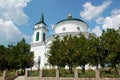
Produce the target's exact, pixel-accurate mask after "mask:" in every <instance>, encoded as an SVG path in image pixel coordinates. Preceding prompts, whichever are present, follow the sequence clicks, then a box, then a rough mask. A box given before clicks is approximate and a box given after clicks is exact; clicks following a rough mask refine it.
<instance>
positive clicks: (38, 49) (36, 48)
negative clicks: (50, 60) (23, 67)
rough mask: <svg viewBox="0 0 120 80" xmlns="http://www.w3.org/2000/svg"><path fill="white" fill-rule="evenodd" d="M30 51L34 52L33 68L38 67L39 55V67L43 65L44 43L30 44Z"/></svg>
mask: <svg viewBox="0 0 120 80" xmlns="http://www.w3.org/2000/svg"><path fill="white" fill-rule="evenodd" d="M31 51H33V52H34V62H35V65H34V67H33V69H38V64H37V63H38V57H39V56H40V68H41V69H42V68H43V67H44V66H45V65H44V64H45V45H39V46H34V47H33V46H32V47H31Z"/></svg>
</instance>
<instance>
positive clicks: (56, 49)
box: [48, 36, 65, 69]
mask: <svg viewBox="0 0 120 80" xmlns="http://www.w3.org/2000/svg"><path fill="white" fill-rule="evenodd" d="M62 48H63V47H62V44H61V40H60V39H59V36H55V39H54V40H53V42H52V44H51V45H50V50H49V54H48V62H49V63H50V64H51V65H52V66H57V67H58V69H59V68H60V67H63V66H65V63H62V62H63V61H64V59H63V58H64V57H63V55H62V54H63V53H62Z"/></svg>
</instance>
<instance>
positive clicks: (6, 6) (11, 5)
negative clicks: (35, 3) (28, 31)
mask: <svg viewBox="0 0 120 80" xmlns="http://www.w3.org/2000/svg"><path fill="white" fill-rule="evenodd" d="M29 1H30V0H0V44H4V43H9V42H15V41H18V40H21V38H23V37H24V38H29V36H27V35H25V34H24V33H22V32H21V31H20V30H19V28H18V26H21V25H25V24H27V21H28V16H27V15H26V14H25V13H24V11H23V8H25V7H26V6H27V3H28V2H29Z"/></svg>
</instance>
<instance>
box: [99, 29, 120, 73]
mask: <svg viewBox="0 0 120 80" xmlns="http://www.w3.org/2000/svg"><path fill="white" fill-rule="evenodd" d="M119 44H120V32H119V30H115V29H107V30H106V31H103V33H102V36H101V45H102V47H103V48H104V49H105V50H107V57H106V58H105V60H106V63H107V64H109V65H110V66H111V67H113V68H115V72H116V73H118V71H117V66H118V65H119V63H120V45H119Z"/></svg>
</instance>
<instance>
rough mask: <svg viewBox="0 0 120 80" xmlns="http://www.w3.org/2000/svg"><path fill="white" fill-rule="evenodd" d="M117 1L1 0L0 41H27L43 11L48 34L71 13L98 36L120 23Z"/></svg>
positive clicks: (30, 39) (7, 42)
mask: <svg viewBox="0 0 120 80" xmlns="http://www.w3.org/2000/svg"><path fill="white" fill-rule="evenodd" d="M119 5H120V2H119V1H118V0H0V45H1V44H2V45H8V44H13V43H15V42H16V41H20V40H21V39H22V38H23V37H24V38H25V39H26V40H27V41H28V42H29V43H30V42H31V41H32V35H33V28H34V25H35V24H36V23H37V22H39V20H40V17H41V14H42V13H44V17H45V23H46V24H47V25H48V29H49V35H51V34H52V33H53V31H52V25H55V24H56V23H57V22H58V21H60V20H62V19H65V18H67V15H68V14H69V13H71V14H72V16H73V17H75V18H79V19H82V20H84V21H86V22H87V24H88V25H89V30H88V31H89V32H93V33H95V34H96V35H98V36H100V35H101V33H102V30H106V29H107V28H115V29H118V27H119V26H120V7H119Z"/></svg>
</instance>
